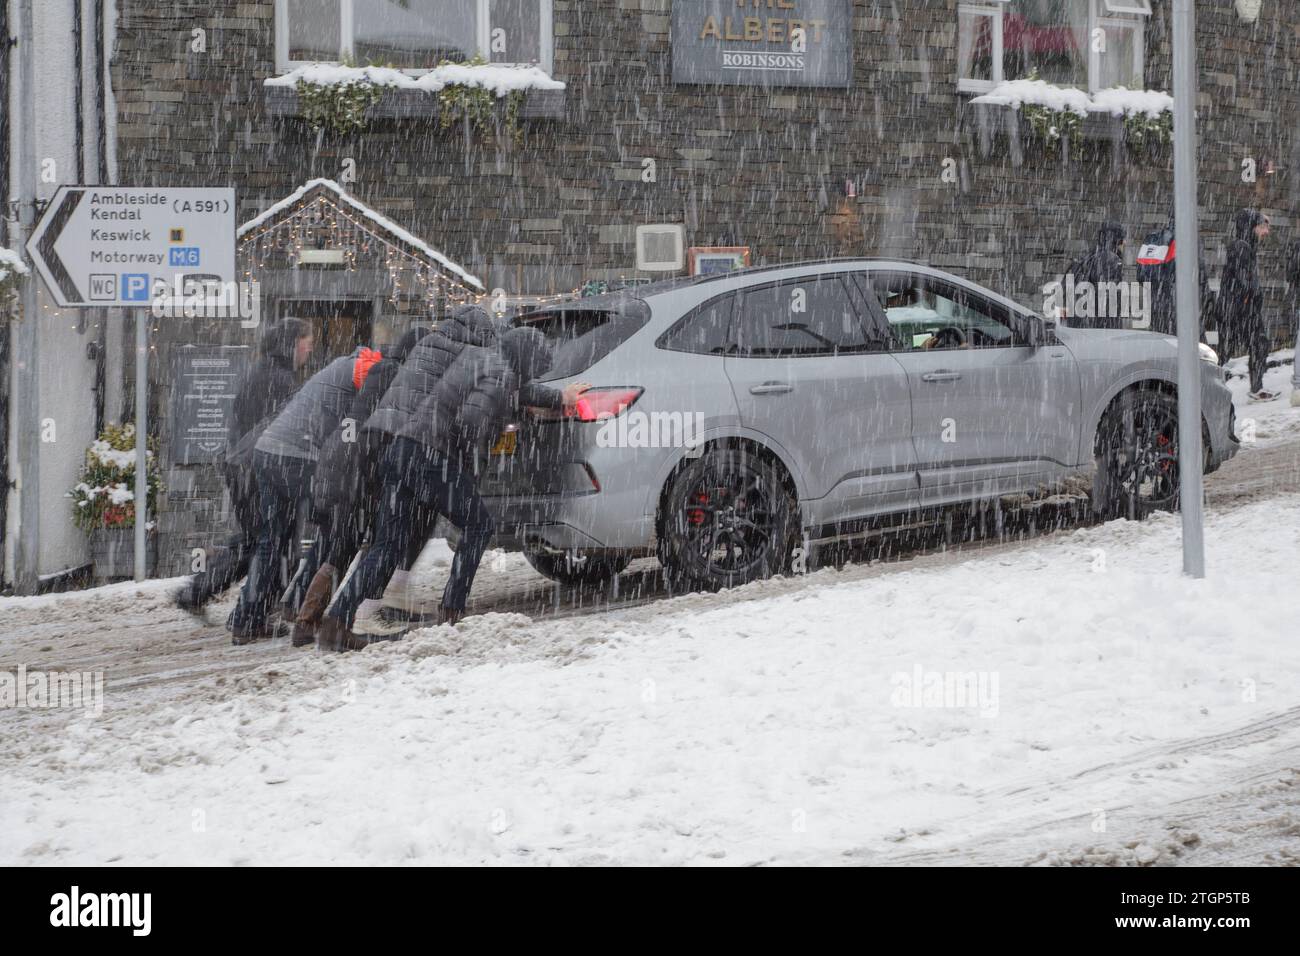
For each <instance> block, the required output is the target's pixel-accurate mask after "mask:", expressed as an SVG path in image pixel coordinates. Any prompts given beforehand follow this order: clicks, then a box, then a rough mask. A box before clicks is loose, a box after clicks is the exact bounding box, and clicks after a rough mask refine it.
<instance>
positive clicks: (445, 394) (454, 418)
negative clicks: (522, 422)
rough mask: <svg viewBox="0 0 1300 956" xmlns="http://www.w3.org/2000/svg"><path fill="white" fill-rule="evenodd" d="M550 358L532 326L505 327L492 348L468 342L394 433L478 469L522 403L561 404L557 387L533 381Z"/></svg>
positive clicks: (461, 465)
mask: <svg viewBox="0 0 1300 956" xmlns="http://www.w3.org/2000/svg"><path fill="white" fill-rule="evenodd" d="M552 361H553V357H552V354H551V347H550V345H549V343H548V342H547V341H546V337H545V336H544V335H542V333H541V332H539V331H538V330H537V329H529V328H515V329H510V330H509V331H508V332H506V333H505V334H503V335H502V336H501V338H500V340H499V342H498V343H497V346H496V347H495V348H483V347H478V346H471V347H467V348H466V349H464V350H463V351H462V352H461V354H460V356H459V357H458V358H457V359H456V361H455V362H453V363H452V364H451V366H450V367H449V368H448V369H447V371H446V374H444V375H443V377H442V380H441V381H440V382H439V383H438V385H437V386H436V387H435V388H434V390H433V392H432V393H431V394H430V395H429V397H428V398H426V399H425V400H424V402H423V403H421V405H420V407H419V409H417V412H416V414H415V416H414V417H413V418H412V420H411V423H410V424H409V425H408V426H407V427H406V428H404V429H403V430H402V431H401V432H400V433H399V436H400V437H402V438H406V439H410V440H412V441H416V442H419V443H420V444H422V445H425V446H426V447H428V448H430V449H431V450H433V451H435V452H438V453H440V454H442V455H445V456H446V457H448V458H450V459H452V460H453V461H455V462H456V463H457V464H458V465H459V466H460V467H462V468H467V469H473V470H475V471H477V470H478V468H479V466H480V464H481V462H482V459H483V458H484V457H485V456H486V454H487V452H488V449H489V448H490V447H491V446H492V443H493V442H494V441H495V440H496V439H497V437H498V436H499V435H500V434H501V430H502V429H503V428H504V427H505V426H506V425H507V424H508V423H509V422H510V421H512V420H514V419H515V418H516V417H517V416H518V414H519V411H520V408H521V407H522V406H525V405H532V406H537V407H540V408H559V407H560V406H561V405H562V404H563V395H562V393H561V392H560V391H559V390H557V389H554V388H550V387H549V386H546V385H540V384H537V383H533V382H532V380H533V379H536V378H538V377H539V376H542V375H545V374H546V372H547V371H548V370H549V369H550V368H551V364H552Z"/></svg>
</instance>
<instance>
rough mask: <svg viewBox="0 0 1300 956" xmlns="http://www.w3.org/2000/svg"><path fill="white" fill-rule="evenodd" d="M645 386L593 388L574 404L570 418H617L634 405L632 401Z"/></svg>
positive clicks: (592, 419)
mask: <svg viewBox="0 0 1300 956" xmlns="http://www.w3.org/2000/svg"><path fill="white" fill-rule="evenodd" d="M643 391H645V389H643V388H626V387H620V388H593V389H588V390H587V391H585V392H583V393H582V397H581V398H579V399H578V401H577V404H575V405H574V409H573V414H572V415H571V416H569V417H570V418H576V419H577V420H578V421H580V422H596V421H600V420H601V419H604V418H616V417H618V416H619V415H622V414H623V412H625V411H627V409H629V408H631V407H632V403H633V402H635V401H636V400H637V399H638V398H640V397H641V393H642V392H643Z"/></svg>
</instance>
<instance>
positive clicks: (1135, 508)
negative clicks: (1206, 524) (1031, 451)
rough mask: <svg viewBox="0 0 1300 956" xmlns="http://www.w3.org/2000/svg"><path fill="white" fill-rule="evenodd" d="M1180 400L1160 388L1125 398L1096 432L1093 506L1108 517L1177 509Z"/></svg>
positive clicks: (1137, 517) (1137, 518)
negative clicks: (1178, 401)
mask: <svg viewBox="0 0 1300 956" xmlns="http://www.w3.org/2000/svg"><path fill="white" fill-rule="evenodd" d="M1178 493H1179V472H1178V403H1177V401H1176V400H1175V399H1173V398H1171V397H1170V396H1168V395H1165V394H1163V393H1159V392H1148V391H1137V392H1130V393H1129V394H1127V395H1125V396H1123V397H1122V398H1121V399H1120V401H1119V402H1117V403H1116V404H1115V406H1114V407H1113V408H1111V409H1110V410H1109V411H1108V412H1107V413H1106V416H1105V417H1104V418H1103V419H1102V422H1101V426H1100V427H1099V428H1098V431H1097V473H1096V477H1095V478H1094V480H1093V495H1092V497H1093V510H1094V511H1095V512H1096V513H1097V514H1098V516H1099V517H1100V518H1101V519H1102V520H1104V521H1108V520H1111V519H1113V518H1130V519H1132V520H1135V521H1141V520H1142V519H1144V518H1147V517H1148V516H1150V515H1151V513H1152V512H1155V511H1177V510H1178Z"/></svg>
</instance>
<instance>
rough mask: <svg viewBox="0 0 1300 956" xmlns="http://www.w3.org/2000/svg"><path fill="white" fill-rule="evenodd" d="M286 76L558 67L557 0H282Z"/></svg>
mask: <svg viewBox="0 0 1300 956" xmlns="http://www.w3.org/2000/svg"><path fill="white" fill-rule="evenodd" d="M275 12H276V24H275V27H276V30H275V38H276V60H277V68H278V69H279V70H280V71H281V72H285V71H287V70H290V69H292V68H293V67H295V66H301V65H302V64H304V63H338V62H340V61H343V60H348V61H351V62H354V63H356V64H358V65H363V66H364V65H367V64H371V63H373V64H377V65H390V66H394V67H396V68H398V69H402V70H407V71H410V72H415V73H418V72H421V71H423V70H429V69H432V68H433V67H435V66H437V65H438V64H439V63H441V62H442V61H443V60H451V61H453V62H461V61H464V60H468V59H471V58H472V57H473V56H474V55H475V54H478V55H481V56H482V57H483V59H485V60H487V61H489V62H491V63H500V64H504V65H512V66H524V65H537V66H540V67H542V68H543V69H544V70H546V71H547V72H549V71H550V69H551V0H277V2H276V9H275Z"/></svg>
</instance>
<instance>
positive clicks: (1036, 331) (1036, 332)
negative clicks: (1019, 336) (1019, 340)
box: [1025, 315, 1056, 349]
mask: <svg viewBox="0 0 1300 956" xmlns="http://www.w3.org/2000/svg"><path fill="white" fill-rule="evenodd" d="M1025 340H1026V342H1027V343H1028V344H1029V347H1030V348H1035V349H1037V348H1042V347H1043V346H1045V345H1052V344H1054V343H1055V342H1056V318H1055V317H1052V318H1050V319H1048V318H1043V317H1041V316H1037V315H1029V316H1026V317H1025Z"/></svg>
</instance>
